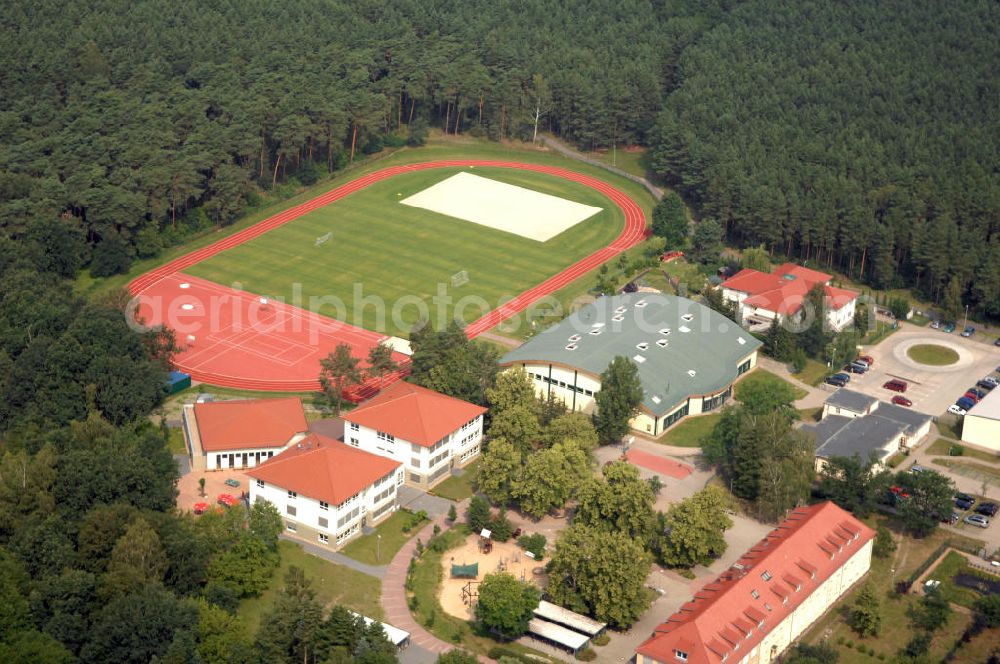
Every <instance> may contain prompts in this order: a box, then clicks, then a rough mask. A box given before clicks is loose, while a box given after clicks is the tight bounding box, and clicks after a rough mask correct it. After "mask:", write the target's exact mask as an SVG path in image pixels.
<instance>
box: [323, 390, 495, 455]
mask: <svg viewBox="0 0 1000 664" xmlns="http://www.w3.org/2000/svg"><path fill="white" fill-rule="evenodd" d="M485 412H486V409H485V408H482V407H480V406H477V405H475V404H471V403H469V402H467V401H462V400H461V399H455V398H454V397H449V396H445V395H444V394H440V393H439V392H435V391H434V390H428V389H427V388H426V387H420V386H419V385H414V384H412V383H404V382H399V383H394V384H393V385H390V386H389V387H388V388H386V389H385V390H383V391H382V392H380V393H379V394H378V395H377V396H375V397H373V398H372V399H370V400H368V401H366V402H365V403H363V404H361V405H360V406H358V407H357V408H355V409H354V410H352V411H351V412H349V413H347V414H345V415H344V416H343V418H344V419H345V420H347V421H348V422H356V423H358V424H360V425H362V426H366V427H369V428H372V429H376V430H378V431H384V432H385V433H389V434H392V435H393V436H395V437H396V438H401V439H403V440H405V441H407V442H410V443H416V444H417V445H423V446H425V447H430V446H432V445H434V443H436V442H438V441H439V440H441V439H442V438H444V437H445V436H447V435H448V434H449V433H451V432H452V431H455V430H456V429H458V428H459V427H461V426H462V425H463V424H465V423H466V422H469V421H471V420H474V419H475V418H477V417H479V416H480V415H482V414H483V413H485Z"/></svg>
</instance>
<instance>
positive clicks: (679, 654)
mask: <svg viewBox="0 0 1000 664" xmlns="http://www.w3.org/2000/svg"><path fill="white" fill-rule="evenodd" d="M674 657H676V658H677V659H679V660H680V661H682V662H686V661H688V654H687V653H686V652H684V651H683V650H675V651H674Z"/></svg>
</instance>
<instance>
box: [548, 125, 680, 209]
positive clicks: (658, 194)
mask: <svg viewBox="0 0 1000 664" xmlns="http://www.w3.org/2000/svg"><path fill="white" fill-rule="evenodd" d="M538 138H539V140H541V142H542V144H544V145H547V146H548V147H550V148H552V149H553V150H555V151H556V152H558V153H559V154H562V155H565V156H567V157H569V158H570V159H576V160H577V161H582V162H583V163H585V164H590V165H591V166H597V167H598V168H603V169H604V170H606V171H610V172H612V173H614V174H615V175H620V176H622V177H623V178H626V179H628V180H632V182H637V183H639V184H641V185H642V186H643V187H645V188H646V189H647V190H648V191H649V193H650V194H652V195H653V198H655V199H656V200H660V199H661V198H663V190H662V189H660V188H659V187H657V186H656V185H655V184H653V183H652V182H650V181H649V180H647V179H646V178H641V177H639V176H638V175H632V174H631V173H629V172H627V171H623V170H622V169H620V168H618V167H616V166H611V165H610V164H605V163H604V162H603V161H600V160H598V159H593V158H592V157H588V156H587V155H585V154H583V153H580V152H577V151H576V150H574V149H573V148H571V147H570V146H568V145H566V144H565V143H563V142H562V141H560V140H559V139H558V138H555V137H553V136H539V137H538Z"/></svg>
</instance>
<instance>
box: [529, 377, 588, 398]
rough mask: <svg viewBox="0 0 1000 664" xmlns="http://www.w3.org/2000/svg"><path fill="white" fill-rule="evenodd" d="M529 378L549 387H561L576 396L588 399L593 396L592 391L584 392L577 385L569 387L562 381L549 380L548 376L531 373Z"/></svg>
mask: <svg viewBox="0 0 1000 664" xmlns="http://www.w3.org/2000/svg"><path fill="white" fill-rule="evenodd" d="M529 373H531V372H529ZM531 376H532V377H534V379H535V380H540V381H542V382H543V383H549V384H551V385H558V386H559V387H561V388H563V389H565V390H569V391H570V392H576V393H578V394H585V395H587V396H588V397H592V396H594V391H593V390H585V389H583V388H582V387H579V386H577V385H570V384H569V383H566V382H564V381H561V380H556V379H555V378H549V377H548V376H543V375H542V374H536V373H532V374H531Z"/></svg>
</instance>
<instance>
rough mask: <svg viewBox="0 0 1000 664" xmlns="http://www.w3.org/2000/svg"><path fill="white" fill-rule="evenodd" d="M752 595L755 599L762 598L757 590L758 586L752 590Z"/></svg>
mask: <svg viewBox="0 0 1000 664" xmlns="http://www.w3.org/2000/svg"><path fill="white" fill-rule="evenodd" d="M750 596H751V597H753V598H754V599H760V593H759V592H757V589H756V588H754V589H753V590H751V591H750Z"/></svg>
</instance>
